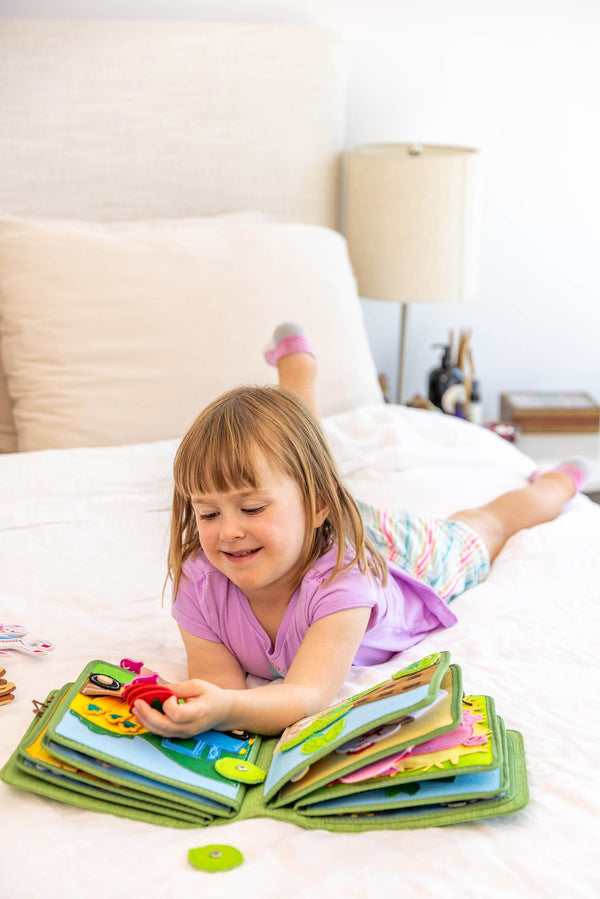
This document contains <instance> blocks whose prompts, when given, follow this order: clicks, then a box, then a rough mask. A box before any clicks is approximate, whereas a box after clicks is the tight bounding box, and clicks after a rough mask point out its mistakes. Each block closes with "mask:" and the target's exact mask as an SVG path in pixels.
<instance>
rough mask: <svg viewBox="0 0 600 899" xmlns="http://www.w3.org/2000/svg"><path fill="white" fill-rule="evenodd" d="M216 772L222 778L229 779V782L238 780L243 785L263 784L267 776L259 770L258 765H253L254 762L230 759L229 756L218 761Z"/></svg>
mask: <svg viewBox="0 0 600 899" xmlns="http://www.w3.org/2000/svg"><path fill="white" fill-rule="evenodd" d="M215 770H216V771H218V772H219V774H220V775H221V776H222V777H227V778H228V779H229V780H237V781H239V783H243V784H261V783H262V782H263V780H264V779H265V777H266V776H267V774H266V772H265V771H263V769H262V768H259V767H258V765H253V764H252V762H245V761H244V760H243V759H232V758H230V757H229V758H228V757H227V756H226V757H224V758H222V759H217V761H216V762H215Z"/></svg>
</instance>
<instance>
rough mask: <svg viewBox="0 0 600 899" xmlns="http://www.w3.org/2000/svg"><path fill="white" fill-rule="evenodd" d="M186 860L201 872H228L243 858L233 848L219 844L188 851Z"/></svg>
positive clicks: (238, 851)
mask: <svg viewBox="0 0 600 899" xmlns="http://www.w3.org/2000/svg"><path fill="white" fill-rule="evenodd" d="M188 858H189V860H190V862H191V864H192V865H193V866H194V868H199V869H200V870H201V871H230V870H231V869H232V868H237V866H238V865H241V864H242V862H243V861H244V856H243V855H242V853H241V852H240V850H239V849H236V848H235V846H224V845H219V844H214V845H212V846H199V847H198V848H197V849H190V851H189V852H188Z"/></svg>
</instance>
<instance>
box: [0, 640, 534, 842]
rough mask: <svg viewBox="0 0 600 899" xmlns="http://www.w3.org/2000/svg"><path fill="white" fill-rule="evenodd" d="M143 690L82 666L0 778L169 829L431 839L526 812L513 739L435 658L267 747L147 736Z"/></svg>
mask: <svg viewBox="0 0 600 899" xmlns="http://www.w3.org/2000/svg"><path fill="white" fill-rule="evenodd" d="M140 691H141V693H140ZM144 691H146V693H145V695H147V697H148V701H150V699H152V698H153V696H152V695H150V694H153V693H156V696H155V697H154V698H155V699H156V700H158V701H160V700H162V699H163V698H166V696H167V695H172V694H171V691H170V690H169V689H168V688H165V687H161V686H160V685H158V684H156V683H149V681H148V678H144V677H142V678H139V677H138V678H135V677H132V672H131V671H126V670H124V669H123V668H117V667H116V666H114V665H110V664H108V663H106V662H100V661H95V662H91V663H90V664H89V665H88V666H87V667H86V668H85V670H84V671H83V672H82V674H81V675H80V677H79V679H78V680H77V683H76V684H74V685H72V684H67V685H66V686H65V687H63V688H62V689H61V690H58V691H56V692H55V693H54V694H52V696H51V697H50V701H49V702H48V703H47V707H46V710H45V711H44V713H43V715H42V717H41V719H39V720H36V721H35V722H34V724H32V725H31V727H30V728H29V730H28V731H27V733H26V734H25V737H24V738H23V740H22V741H21V743H20V745H19V747H18V748H17V750H16V752H15V753H14V754H13V757H12V758H11V760H10V761H9V763H8V764H7V765H6V766H5V768H4V769H3V771H2V772H1V775H2V778H3V779H4V780H5V781H6V782H7V783H9V784H12V785H13V786H16V787H21V788H23V789H26V790H31V791H33V792H37V793H42V794H45V795H48V796H51V797H53V798H55V799H60V800H62V801H64V802H68V803H71V804H74V805H80V806H83V807H88V808H94V809H97V810H98V811H106V812H111V813H113V814H116V815H121V816H124V817H130V818H139V819H142V820H145V821H149V822H151V823H155V824H164V825H170V826H176V827H195V826H200V825H209V824H218V823H225V822H226V821H228V820H231V819H232V818H237V819H241V818H254V817H272V818H277V819H280V820H284V821H289V822H291V823H295V824H298V825H300V826H302V827H306V828H320V829H326V830H339V831H343V830H369V829H401V828H414V827H432V826H441V825H444V824H451V823H456V822H459V821H468V820H473V819H478V818H487V817H495V816H498V815H506V814H509V813H511V812H515V811H517V810H519V809H521V808H523V806H524V805H526V804H527V801H528V789H527V775H526V770H525V760H524V751H523V740H522V737H521V735H520V734H519V733H517V732H515V731H507V730H506V729H505V727H504V724H503V722H502V719H501V718H500V717H499V716H497V715H496V712H495V708H494V701H493V699H492V698H491V697H489V696H463V692H462V676H461V670H460V668H459V666H458V665H451V664H450V655H449V653H447V652H442V653H435V654H433V655H430V656H427V657H425V658H424V659H421V660H420V661H419V662H416V663H414V664H412V665H409V666H408V667H406V668H403V669H402V670H400V671H398V672H397V673H396V674H394V675H393V676H392V677H391V678H389V679H388V680H387V681H384V682H383V683H381V684H379V685H377V686H375V687H372V688H370V689H368V690H366V691H363V692H362V693H359V694H357V695H356V696H353V697H351V698H349V699H347V700H345V701H343V702H341V703H339V704H337V705H335V706H333V707H331V708H329V709H326V710H325V711H323V712H321V713H319V714H317V715H314V716H312V717H310V718H306V719H303V720H302V721H299V722H297V723H296V724H295V725H293V726H291V727H289V728H287V729H286V731H285V732H284V733H283V735H282V737H281V739H280V740H279V741H277V740H274V739H262V738H261V737H259V736H257V735H251V734H248V733H246V732H242V731H234V732H231V733H221V732H217V731H207V732H205V733H201V734H197V735H196V736H195V737H191V738H187V739H166V738H161V737H158V736H156V735H155V734H152V733H149V732H148V731H147V730H145V728H143V727H142V726H141V725H140V724H139V723H138V722H137V721H136V719H135V717H134V715H133V713H132V711H131V705H132V703H133V702H134V701H135V699H136V698H137V697H138V696H139V695H142V694H143V693H144ZM156 691H158V692H156ZM160 691H162V692H160ZM266 769H268V773H267V771H266ZM66 771H68V780H67V779H66V778H65V772H66ZM263 781H264V787H259V786H258V785H259V784H262V783H263Z"/></svg>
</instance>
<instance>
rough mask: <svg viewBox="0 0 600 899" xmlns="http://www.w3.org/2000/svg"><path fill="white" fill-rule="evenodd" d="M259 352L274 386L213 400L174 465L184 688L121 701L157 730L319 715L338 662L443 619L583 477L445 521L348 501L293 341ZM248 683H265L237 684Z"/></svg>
mask: <svg viewBox="0 0 600 899" xmlns="http://www.w3.org/2000/svg"><path fill="white" fill-rule="evenodd" d="M266 355H267V359H268V361H271V362H273V363H275V364H276V365H277V367H278V373H279V387H278V388H277V387H266V388H260V387H242V388H238V389H235V390H232V391H230V392H229V393H226V394H225V395H223V396H221V397H220V398H218V399H217V400H215V401H214V402H213V403H212V404H211V405H210V406H208V408H207V409H205V410H204V412H202V413H201V415H200V416H199V417H198V419H197V420H196V421H195V422H194V424H193V425H192V427H191V428H190V430H189V431H188V433H187V434H186V435H185V437H184V438H183V441H182V443H181V445H180V447H179V449H178V451H177V455H176V458H175V464H174V480H175V488H174V498H173V514H172V528H171V546H170V552H169V573H170V576H171V577H172V579H173V595H174V597H175V598H174V603H173V615H174V617H175V619H176V621H177V622H178V624H179V627H180V630H181V635H182V638H183V642H184V645H185V649H186V652H187V658H188V670H189V677H190V678H191V679H190V680H188V681H186V682H184V683H179V684H171V685H170V686H171V688H172V689H173V691H174V692H175V695H176V697H177V698H175V697H171V698H170V699H168V700H167V701H166V702H165V703H164V705H163V710H164V713H160V712H159V711H157V710H155V709H152V708H151V707H150V706H149V705H148V704H147V703H145V702H143V701H142V700H139V701H138V702H136V704H135V707H134V708H135V714H136V717H137V719H138V720H139V721H140V723H141V724H142V725H144V726H145V727H147V728H148V729H149V730H151V731H154V732H155V733H157V734H160V735H163V736H169V737H172V736H178V737H186V736H192V735H194V734H196V733H199V732H201V731H204V730H208V729H211V728H212V729H218V730H233V729H238V728H239V729H243V730H247V731H252V732H258V733H263V734H275V733H279V732H281V731H282V730H283V728H285V727H286V726H287V725H289V724H291V723H293V722H294V721H297V720H298V719H300V718H303V717H305V716H307V715H310V714H313V713H314V712H317V711H319V710H321V709H323V708H326V707H327V706H328V705H330V704H331V702H332V700H333V699H334V697H335V696H336V694H337V693H338V691H339V689H340V687H341V686H342V684H343V683H344V680H345V678H346V676H347V674H348V671H349V669H350V667H351V665H352V664H357V665H371V664H377V663H380V662H383V661H386V660H388V659H389V658H391V656H392V655H393V654H394V653H396V652H399V651H401V650H403V649H406V648H407V647H409V646H412V645H413V644H415V643H417V642H418V641H419V640H422V639H423V638H424V637H425V636H426V634H427V633H429V632H430V631H431V630H434V629H435V628H439V627H449V626H450V625H452V624H454V623H455V621H456V618H455V616H454V614H453V613H452V612H451V611H450V609H449V608H448V605H447V603H448V601H449V600H450V599H452V598H453V597H454V596H457V595H458V594H459V593H461V592H463V591H464V590H466V589H467V588H469V587H471V586H473V585H474V584H476V583H478V582H479V581H481V580H482V579H483V578H484V577H485V576H486V575H487V573H488V571H489V565H490V562H492V561H493V560H494V559H495V557H496V556H497V555H498V553H499V551H500V550H501V548H502V547H503V546H504V544H505V542H506V540H507V539H508V538H509V537H510V536H511V535H512V534H514V533H516V531H518V530H520V529H521V528H529V527H532V526H534V525H536V524H540V523H542V522H545V521H549V520H551V519H553V518H555V517H556V516H557V515H558V513H559V512H560V510H561V509H562V507H563V506H564V504H565V503H566V502H567V500H569V499H570V498H571V497H572V496H573V495H574V494H575V493H576V492H577V490H578V489H580V487H581V485H582V482H583V480H584V477H585V473H584V472H583V469H582V468H581V466H579V465H578V464H577V463H566V464H565V465H563V466H560V467H559V468H557V469H555V470H553V471H551V472H548V473H547V474H544V475H541V476H539V477H538V478H537V479H536V480H535V482H534V483H531V484H529V485H528V486H526V487H524V488H522V489H520V490H515V491H512V492H510V493H506V494H503V495H502V496H500V497H498V498H497V499H495V500H493V501H492V502H490V503H488V504H487V505H485V506H483V507H481V508H477V509H469V510H466V511H462V512H457V513H456V514H455V515H453V516H452V517H451V518H450V519H448V520H443V519H433V518H431V517H424V516H416V515H410V514H408V513H405V512H402V513H400V514H398V513H393V512H390V511H386V510H379V509H375V508H374V507H371V506H368V505H367V504H365V503H359V504H357V503H356V502H355V500H354V499H353V498H352V497H351V496H350V494H349V493H348V490H347V488H346V487H345V486H344V483H343V481H342V479H341V477H340V475H339V474H338V472H337V469H336V465H335V462H334V460H333V458H332V456H331V453H330V451H329V449H328V446H327V443H326V441H325V437H324V435H323V432H322V430H321V428H320V425H319V423H318V421H317V418H316V415H315V414H314V412H313V411H311V408H312V409H313V410H314V406H315V402H314V381H315V374H316V364H315V360H314V357H313V354H312V351H311V349H310V347H309V345H308V343H307V342H306V339H305V338H304V337H303V335H302V333H301V332H299V331H298V329H297V328H294V327H288V326H286V327H283V329H278V331H276V332H275V347H274V349H273V350H271V351H270V352H269V353H267V354H266ZM247 674H254V675H258V676H259V677H263V678H267V679H273V678H277V680H276V681H274V682H273V683H270V684H268V685H266V686H262V687H256V688H253V689H247V688H246V675H247ZM281 678H283V680H281ZM178 699H179V700H184V701H183V702H181V701H179V702H178V701H177V700H178Z"/></svg>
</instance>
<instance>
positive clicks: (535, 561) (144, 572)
mask: <svg viewBox="0 0 600 899" xmlns="http://www.w3.org/2000/svg"><path fill="white" fill-rule="evenodd" d="M326 425H327V431H328V433H329V436H330V438H331V442H332V445H333V448H334V451H335V453H336V456H337V458H338V459H339V461H340V463H341V466H342V468H343V471H344V472H345V474H346V475H347V477H348V479H349V482H350V484H351V486H352V488H353V490H354V492H355V494H356V495H357V496H359V497H362V498H364V499H367V500H370V501H372V502H375V503H380V504H386V505H392V506H406V507H408V508H411V509H414V510H415V511H429V512H434V513H439V514H450V513H451V512H452V511H455V510H457V509H458V508H461V507H462V508H464V507H467V506H469V505H474V504H479V503H481V502H483V501H485V500H487V499H490V498H491V497H492V496H494V495H495V494H497V493H499V492H502V491H504V490H508V489H511V488H514V487H518V486H521V485H523V484H524V483H525V479H526V476H527V474H528V473H529V472H530V471H531V469H532V467H533V465H532V463H531V461H530V460H529V459H528V458H526V457H525V456H523V455H522V454H521V453H520V452H518V450H516V449H515V448H514V447H512V446H511V445H510V444H508V443H506V442H504V441H502V440H501V439H500V438H498V437H496V436H494V435H493V434H491V433H489V432H487V431H485V430H482V429H480V428H477V427H475V426H472V425H468V424H465V423H464V422H461V421H457V420H454V419H451V418H448V417H445V416H442V415H435V414H431V413H427V412H420V411H416V410H409V409H405V408H399V407H366V408H363V409H360V410H357V411H355V412H351V413H345V414H343V415H340V416H336V417H335V418H331V419H328V420H327V422H326ZM175 446H176V444H175V442H161V443H155V444H149V445H137V446H128V447H111V448H102V449H76V450H56V451H54V450H52V451H47V452H43V453H30V454H22V455H14V456H5V457H0V622H3V623H20V624H23V625H25V626H26V627H27V628H28V629H29V633H30V636H34V637H36V636H37V637H43V638H47V639H49V640H51V641H53V642H54V643H55V644H56V649H55V650H54V652H52V653H51V654H50V655H48V656H46V657H43V658H31V657H28V656H24V655H21V654H18V653H11V654H10V656H8V657H5V658H4V659H1V660H0V664H2V665H4V667H6V669H7V675H6V676H7V677H8V679H9V680H11V681H14V682H15V683H16V685H17V690H16V699H15V701H14V702H12V703H11V704H9V705H7V706H4V707H1V708H0V764H3V763H4V761H5V760H6V759H7V758H8V756H9V755H10V754H11V752H12V751H13V749H14V748H15V746H16V744H17V743H18V741H19V740H20V738H21V736H22V734H23V732H24V731H25V729H26V727H27V725H28V724H29V721H30V719H31V711H32V705H31V701H32V699H39V700H42V699H44V698H45V696H46V695H47V693H48V692H49V691H50V690H51V689H52V688H54V687H58V686H61V685H62V684H63V683H65V682H67V681H70V680H73V679H74V678H75V677H76V676H77V675H78V674H79V672H80V670H81V668H82V667H83V666H84V665H85V664H86V663H87V662H88V661H89V660H91V659H94V658H104V659H107V660H114V661H116V662H118V661H119V660H120V659H121V658H122V657H124V656H129V657H130V658H135V659H143V660H144V661H145V662H146V664H148V665H150V666H152V667H154V668H156V669H158V670H160V672H161V673H162V674H163V675H164V676H165V677H167V678H169V679H180V678H183V677H184V676H185V665H184V656H183V651H182V647H181V645H180V641H179V636H178V633H177V629H176V627H175V625H174V623H173V622H172V620H171V618H170V614H169V601H168V598H166V599H165V601H164V603H162V604H161V591H162V586H163V581H164V575H165V552H166V540H167V530H168V523H169V505H170V467H171V462H172V457H173V453H174V450H175ZM599 585H600V507H598V506H596V505H594V504H593V503H591V502H590V501H589V500H587V499H586V498H584V497H578V498H577V499H575V500H574V501H573V502H572V503H571V505H570V507H569V508H568V509H567V510H566V511H565V512H564V513H563V514H562V515H561V516H560V517H559V518H558V519H557V520H556V521H554V522H552V523H550V524H546V525H543V526H540V527H538V528H536V529H534V530H531V531H528V532H522V533H520V534H517V535H516V536H515V537H514V538H513V539H512V540H510V542H509V544H508V545H507V546H506V548H505V550H504V551H503V552H502V554H501V555H500V557H499V558H498V560H497V561H496V563H495V564H494V566H493V569H492V572H491V574H490V576H489V578H488V580H487V581H486V582H485V583H484V584H482V585H480V586H478V587H476V588H475V589H474V590H472V591H470V592H468V593H467V594H465V595H464V596H462V597H460V598H458V599H457V600H456V601H455V603H454V605H453V608H454V611H455V612H456V614H457V615H458V618H459V623H458V624H457V625H456V626H455V627H454V628H451V629H450V630H448V631H438V632H435V633H433V634H432V635H430V636H429V637H428V638H427V640H426V641H425V642H424V643H422V644H420V645H419V646H416V647H414V648H413V649H412V650H411V651H410V652H407V653H405V654H403V656H402V663H403V664H404V663H407V662H409V661H412V660H413V659H416V658H419V657H421V656H422V655H425V654H426V653H428V652H431V651H433V650H434V649H448V650H450V651H451V653H452V657H453V660H454V661H456V662H458V663H459V664H460V665H461V667H462V669H463V677H464V685H465V688H466V690H468V691H469V692H483V693H489V694H491V695H492V696H493V697H494V699H495V700H496V705H497V709H498V711H499V712H500V714H501V715H502V716H503V718H504V720H505V722H506V724H507V726H508V727H512V728H516V729H518V730H520V731H521V732H522V733H523V734H524V737H525V747H526V752H527V760H528V770H529V777H530V789H531V802H530V804H529V806H528V807H527V808H526V809H525V810H524V811H522V812H520V813H518V814H517V815H514V816H512V817H508V818H499V819H497V820H493V819H491V820H488V821H485V822H482V823H477V822H476V823H470V824H463V825H458V826H452V827H446V828H438V829H427V830H417V831H404V832H403V831H384V832H372V833H370V832H364V833H360V834H332V833H327V832H320V831H305V830H302V829H300V828H297V827H295V826H294V825H291V824H282V823H280V822H275V821H269V820H258V821H245V822H238V823H231V824H227V825H225V826H221V827H218V828H210V829H197V830H174V829H169V828H163V827H156V826H152V825H149V824H145V823H140V822H135V821H129V820H126V819H121V818H117V817H113V816H110V815H103V814H99V813H95V812H91V811H90V812H88V811H85V810H82V809H78V808H74V807H70V806H68V805H63V804H60V803H56V802H53V801H51V800H48V799H45V798H42V797H38V796H35V795H33V794H29V793H25V792H21V791H17V790H14V789H12V788H9V787H7V786H6V785H5V784H0V808H1V812H2V813H1V820H2V823H3V828H4V838H5V849H4V851H3V853H2V863H1V865H0V868H1V874H0V895H1V896H6V897H11V899H30V897H31V896H34V895H40V896H42V895H43V896H45V897H55V896H56V897H58V896H60V897H63V899H81V897H82V896H86V897H92V899H95V897H100V896H110V897H111V899H119V897H128V899H129V897H132V896H143V897H144V899H148V897H161V899H168V897H178V899H182V897H185V896H193V895H197V896H203V897H217V896H218V897H222V896H256V897H261V899H270V897H280V896H286V897H307V899H308V897H310V899H314V897H315V896H316V895H321V896H330V897H337V896H345V897H355V896H356V897H358V896H360V897H371V896H373V897H375V896H377V897H380V896H382V897H383V896H415V897H416V896H419V897H428V896H438V895H443V896H485V897H486V899H492V897H496V896H517V895H518V896H548V897H557V896H560V897H563V896H564V897H567V896H569V897H571V896H573V897H587V896H590V897H591V896H598V895H600V879H599V876H598V872H599V866H598V853H597V848H596V847H597V827H598V817H599V812H600V810H599V801H598V793H599V789H600V782H599V777H598V764H597V758H596V755H595V752H594V751H593V750H594V748H597V747H598V737H599V726H598V714H597V698H596V697H597V694H598V662H599V651H598V633H599V628H598V622H599V611H598V610H599V607H600V602H599V599H600V596H599V594H600V587H599ZM397 667H399V663H398V661H397V660H396V661H392V662H390V663H388V664H387V665H385V666H380V667H379V668H377V669H356V670H354V671H353V672H352V674H351V676H350V678H349V680H348V683H347V684H346V687H345V691H346V692H347V693H350V692H354V691H355V689H356V688H358V687H362V686H363V685H366V684H370V683H375V682H377V681H379V680H381V679H382V672H384V671H388V670H389V671H391V670H393V669H395V668H397ZM211 842H218V843H230V844H232V845H234V846H236V847H237V848H238V849H240V850H241V851H242V852H243V854H244V857H245V862H244V864H243V865H242V867H240V868H238V869H236V870H234V871H231V872H229V873H227V874H212V875H209V874H206V873H203V872H200V871H196V870H194V869H193V868H191V867H190V866H189V864H188V862H187V851H188V849H190V848H192V847H194V846H201V845H205V844H207V843H211Z"/></svg>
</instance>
